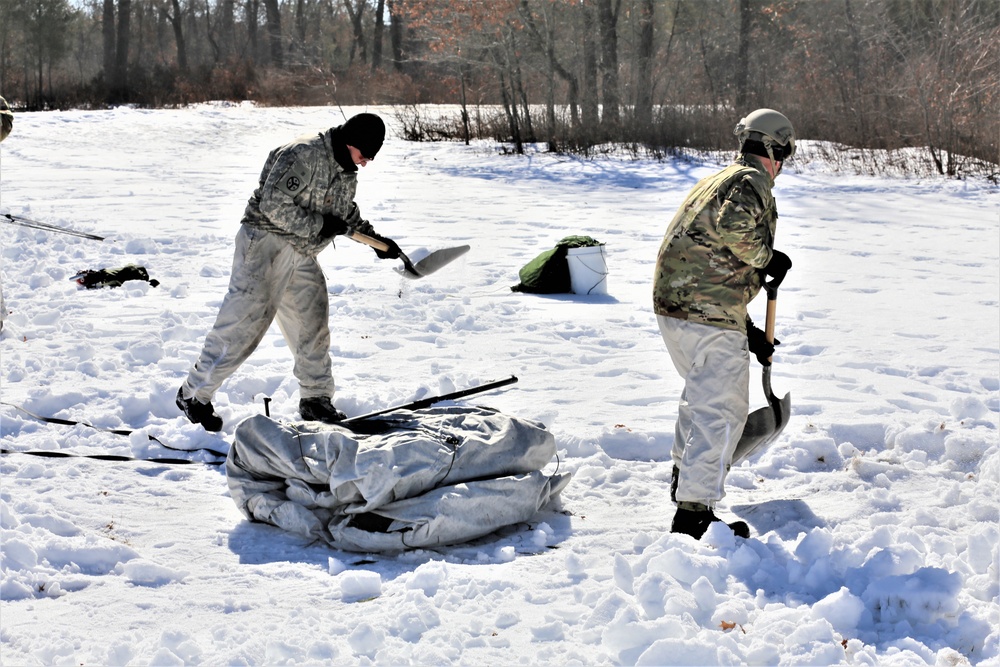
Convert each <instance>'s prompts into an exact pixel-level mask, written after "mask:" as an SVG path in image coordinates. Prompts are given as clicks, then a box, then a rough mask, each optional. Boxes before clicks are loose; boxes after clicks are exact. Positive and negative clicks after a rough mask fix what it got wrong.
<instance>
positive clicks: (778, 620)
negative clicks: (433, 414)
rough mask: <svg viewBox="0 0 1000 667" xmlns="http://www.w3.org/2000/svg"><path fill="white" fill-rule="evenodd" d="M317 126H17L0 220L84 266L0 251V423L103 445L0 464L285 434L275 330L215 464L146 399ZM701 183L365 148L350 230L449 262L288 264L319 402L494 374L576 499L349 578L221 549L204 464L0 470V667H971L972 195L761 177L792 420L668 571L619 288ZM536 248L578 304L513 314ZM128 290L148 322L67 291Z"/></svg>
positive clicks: (982, 369) (656, 372)
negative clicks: (307, 329)
mask: <svg viewBox="0 0 1000 667" xmlns="http://www.w3.org/2000/svg"><path fill="white" fill-rule="evenodd" d="M354 111H357V109H348V110H347V112H348V114H350V113H353V112H354ZM386 117H387V119H389V120H391V115H389V114H387V115H386ZM342 120H343V119H342V116H341V115H340V113H339V110H337V109H335V108H293V109H258V108H252V107H249V106H225V105H203V106H198V107H194V108H190V109H183V110H164V111H141V110H130V109H119V110H115V111H75V112H58V113H44V114H42V113H23V114H19V115H18V116H17V117H16V119H15V126H14V133H13V134H12V135H11V136H10V138H9V139H8V140H7V141H5V142H4V143H3V145H2V147H0V150H2V174H0V178H2V201H0V213H8V212H9V213H12V214H15V215H20V216H24V217H27V218H31V219H36V220H40V221H44V222H48V223H52V224H58V225H63V226H67V227H72V228H74V229H77V230H81V231H86V232H90V233H94V234H99V235H101V236H106V237H107V240H106V241H104V242H98V241H91V240H83V239H79V238H74V237H70V236H65V235H62V234H57V233H48V232H41V231H36V230H31V229H27V228H24V227H16V226H12V225H9V224H0V230H2V232H3V238H2V241H0V244H2V251H3V266H2V271H3V275H2V283H3V292H4V296H5V297H6V301H7V308H8V310H9V311H10V314H9V316H8V318H7V321H6V323H5V325H4V329H3V332H2V338H0V355H2V364H0V382H2V401H4V402H5V403H10V404H16V405H20V406H23V407H24V408H27V409H28V410H31V411H33V412H35V413H37V414H41V415H46V416H56V417H60V418H64V419H71V420H86V421H89V422H91V423H93V424H94V425H97V426H100V427H105V428H116V429H135V432H134V433H133V434H132V435H131V436H121V435H114V434H110V433H106V432H102V431H97V430H94V429H89V428H85V427H82V426H75V427H74V426H60V425H53V424H47V423H42V422H39V421H37V420H35V419H33V418H31V417H30V416H28V415H26V414H25V413H24V412H22V411H20V410H18V409H16V408H14V407H11V406H9V405H6V404H5V405H2V406H0V419H2V445H3V447H4V448H5V449H10V450H17V451H26V450H49V451H56V452H71V453H75V454H119V455H125V456H133V457H140V458H150V457H176V456H185V455H184V454H178V453H177V452H174V451H171V450H168V449H164V448H162V447H160V446H159V445H157V444H156V443H155V442H154V441H151V440H149V438H148V436H154V437H156V438H157V439H159V440H160V441H162V442H163V443H167V444H169V445H171V446H173V447H179V448H183V449H196V448H199V447H210V448H214V449H223V450H224V449H226V448H227V447H228V442H229V441H231V437H232V433H233V429H234V428H235V426H236V425H237V424H238V423H239V422H240V421H241V420H242V419H244V418H246V417H248V416H250V415H254V414H259V413H261V412H263V409H264V404H263V398H264V397H270V398H271V399H272V400H271V403H270V410H271V414H272V416H275V417H281V418H287V419H295V418H297V415H296V409H297V405H298V394H297V386H296V382H295V381H294V379H293V378H292V376H291V357H290V354H289V352H288V350H287V349H286V346H285V343H284V342H283V340H282V338H281V336H280V334H279V333H278V331H277V328H276V327H275V328H273V329H272V330H271V331H270V332H269V334H268V335H267V337H266V338H265V340H264V342H263V344H262V345H261V347H260V348H259V349H258V350H257V352H256V354H255V355H254V356H253V357H251V359H250V360H249V362H248V363H247V364H246V365H244V366H243V367H242V368H241V369H240V371H239V372H238V373H237V374H236V375H235V376H234V377H233V378H231V379H230V380H229V381H228V382H227V383H226V384H225V385H224V386H223V388H222V390H221V392H220V393H219V394H218V395H217V399H216V406H217V407H218V409H219V411H220V413H221V414H222V415H223V417H224V418H225V420H226V426H225V431H224V432H223V433H222V434H221V437H219V436H215V435H209V434H206V433H204V432H203V431H201V430H200V429H199V428H196V427H194V426H192V425H190V424H188V423H187V422H186V421H185V420H184V419H183V418H182V417H181V416H180V415H179V414H178V412H177V410H176V408H175V407H174V405H173V398H174V394H175V392H176V390H177V387H178V386H179V384H180V382H181V381H182V379H183V377H184V375H185V374H186V372H187V370H188V368H189V366H190V365H191V364H192V363H193V361H194V359H195V358H196V356H197V354H198V352H199V351H200V348H201V343H202V340H203V338H204V335H205V333H206V332H207V331H208V329H209V328H210V327H211V325H212V323H213V321H214V318H215V314H216V312H217V310H218V306H219V304H220V302H221V300H222V297H223V295H224V294H225V291H226V287H227V284H228V274H229V267H230V264H231V261H232V241H233V236H234V235H235V233H236V230H237V227H238V222H239V218H240V215H241V213H242V210H243V207H244V205H245V203H246V200H247V197H248V196H249V195H250V193H251V191H252V190H253V188H254V187H255V184H256V179H257V176H258V173H259V171H260V168H261V166H262V165H263V163H264V160H265V158H266V156H267V153H268V151H269V150H270V149H271V148H273V147H275V146H277V145H280V144H282V143H284V142H285V141H287V140H289V139H291V138H293V137H295V136H296V135H298V134H300V133H303V132H306V131H312V130H320V129H324V128H326V127H328V126H330V125H332V124H337V123H339V122H342ZM806 143H807V142H806ZM718 166H719V165H717V164H704V163H697V162H691V161H675V162H655V161H625V160H617V159H614V158H603V159H598V160H581V159H576V158H573V157H566V156H555V155H548V154H543V153H536V154H533V155H531V156H529V157H500V156H498V155H497V154H496V151H495V150H493V147H491V146H485V145H477V146H472V147H466V146H463V145H459V144H413V143H406V142H403V141H401V140H398V139H395V138H390V140H389V141H388V143H387V144H386V146H385V147H384V148H383V150H382V152H380V153H379V155H378V159H377V160H375V161H374V162H373V163H372V164H370V165H369V166H368V167H366V168H365V169H364V170H362V172H361V175H360V183H361V185H360V189H359V195H358V201H359V204H360V206H361V210H362V212H363V214H364V215H365V216H366V217H368V218H369V219H370V220H371V221H372V222H373V223H374V225H375V227H376V229H377V230H378V231H379V232H380V233H382V234H385V235H387V236H391V237H393V238H395V239H397V240H398V242H399V244H400V246H401V247H402V248H403V249H404V250H406V251H408V252H409V253H411V254H412V255H414V256H419V255H420V254H421V253H423V252H425V251H426V250H430V249H434V248H438V247H443V246H449V245H455V244H458V243H468V244H470V245H471V246H472V250H471V251H470V252H469V253H468V254H467V255H466V256H465V257H463V258H462V259H460V260H459V261H457V262H456V263H455V264H453V265H451V266H449V267H448V268H446V269H444V270H442V271H440V272H439V273H437V274H435V275H433V276H431V277H428V278H426V279H423V280H420V281H408V280H406V279H404V278H402V277H401V276H400V275H399V274H397V273H396V272H395V271H393V270H392V269H393V265H394V264H395V263H393V262H383V261H379V260H377V259H376V258H375V256H374V254H373V253H372V252H371V250H369V249H367V248H365V247H363V246H360V245H357V244H354V243H352V242H350V241H346V240H338V242H337V248H336V249H329V250H327V251H325V252H324V253H323V254H322V255H321V263H322V264H323V266H324V268H325V270H326V272H327V277H328V281H329V292H330V303H331V326H332V330H333V332H334V335H333V346H332V350H331V354H332V355H333V359H334V372H335V375H336V378H337V381H338V393H337V396H336V403H337V405H338V406H339V407H340V408H342V409H344V410H345V411H347V412H348V413H349V414H359V413H362V412H368V411H372V410H376V409H380V408H383V407H388V406H391V405H395V404H399V403H402V402H405V401H407V400H411V399H414V398H418V397H420V396H422V395H424V394H427V395H430V394H437V393H440V392H447V391H450V390H453V389H462V388H465V387H468V386H470V385H473V384H476V383H479V382H484V381H488V380H492V379H501V378H504V377H507V376H509V375H516V376H518V378H519V379H520V381H519V382H518V383H517V384H515V385H513V386H511V387H508V388H506V389H503V390H500V391H496V392H493V393H489V394H483V395H480V396H478V397H475V398H474V399H470V401H469V402H470V403H473V404H483V405H489V406H492V407H494V408H497V409H499V410H501V411H503V412H505V413H507V414H510V415H514V416H518V417H524V418H529V419H535V420H539V421H541V422H543V423H545V424H546V425H547V426H548V427H549V429H550V430H551V431H552V433H553V434H554V435H555V437H556V441H557V443H558V448H559V460H558V462H556V461H553V463H552V469H555V466H556V465H558V466H559V469H560V470H561V471H570V472H572V473H573V479H572V481H571V482H570V483H569V486H568V487H567V488H566V490H565V491H564V492H563V495H562V499H561V504H559V505H558V506H555V507H549V508H546V509H545V510H543V511H542V512H541V513H540V514H539V515H538V517H537V521H535V522H532V523H531V524H530V525H521V526H515V527H513V528H511V529H508V530H505V531H503V532H502V533H501V534H494V535H491V536H489V537H487V538H485V539H481V540H478V541H476V542H475V543H473V544H467V545H461V546H456V547H451V548H444V549H440V550H435V551H417V552H408V553H404V554H401V555H397V556H384V555H379V556H371V555H365V554H352V553H346V552H338V551H333V550H331V549H329V548H327V547H324V546H322V545H319V544H307V543H304V542H303V540H301V539H299V538H296V537H294V536H292V535H290V534H286V533H283V532H282V531H280V530H279V529H277V528H274V527H271V526H266V525H262V524H251V523H249V522H248V521H246V520H245V519H244V518H243V517H242V515H241V514H240V513H239V512H238V510H237V508H236V506H235V505H234V503H233V502H232V500H231V499H230V498H229V495H228V491H227V485H226V479H225V472H224V468H222V467H220V466H214V465H210V464H209V463H208V462H209V461H212V460H214V458H213V457H211V456H210V455H208V454H206V453H205V452H197V453H192V454H190V455H189V458H191V459H194V460H197V461H203V462H205V463H196V464H194V465H170V464H163V463H148V462H145V463H144V462H111V461H101V460H94V459H90V458H40V457H35V456H29V455H25V454H18V453H14V454H6V455H4V456H3V457H2V460H0V469H2V478H0V519H2V552H3V558H2V582H0V596H2V598H3V600H2V607H0V661H2V663H3V664H5V665H32V664H44V665H52V664H56V665H58V664H66V665H69V664H93V665H124V664H136V665H146V664H155V665H180V664H188V665H197V664H206V665H207V664H211V665H223V664H225V665H229V664H233V665H237V664H245V665H278V664H308V663H314V664H361V665H364V664H378V665H398V664H420V665H425V664H438V665H444V664H456V665H457V664H463V665H479V664H482V665H487V664H489V665H508V664H511V665H513V664H532V665H535V664H560V665H573V664H580V665H618V664H643V665H668V664H713V665H714V664H767V665H771V664H784V665H798V664H861V665H876V664H877V665H913V664H930V665H957V664H966V663H971V664H976V665H998V664H1000V655H998V637H1000V634H998V633H1000V630H998V628H1000V604H998V569H1000V565H998V551H997V550H998V542H1000V512H998V495H1000V444H998V414H1000V358H998V355H1000V331H998V328H1000V307H998V301H1000V277H998V270H1000V257H998V255H1000V217H998V211H1000V194H998V191H997V189H996V187H995V186H991V185H989V184H984V183H976V182H968V181H949V180H943V179H936V178H922V179H915V178H912V179H896V178H871V177H857V176H848V175H837V174H831V173H825V172H824V171H823V170H822V169H821V168H819V167H816V166H814V167H809V168H803V169H802V170H801V171H795V170H791V171H789V172H788V173H785V174H783V175H781V176H780V177H779V179H778V182H777V187H776V195H777V198H778V204H779V211H780V213H781V219H780V221H779V228H778V247H779V248H780V249H782V250H784V251H785V252H787V253H788V254H789V255H790V256H791V257H792V259H793V261H794V263H795V266H794V268H793V269H792V271H791V273H790V274H789V276H788V278H787V279H786V281H785V283H784V285H783V287H782V290H781V292H780V294H779V296H778V306H777V313H778V314H777V321H778V325H777V337H778V338H779V339H780V340H781V341H782V344H781V346H780V347H779V348H778V353H777V355H776V358H775V365H774V375H773V384H774V388H775V391H776V392H777V393H778V394H779V395H782V394H784V393H785V392H791V396H792V404H793V409H794V412H793V416H792V419H791V422H790V424H789V426H788V428H787V429H786V430H785V432H784V433H783V435H782V436H781V438H780V440H779V441H778V443H776V444H775V445H774V446H773V447H772V448H771V449H770V450H768V451H767V452H765V453H764V454H762V455H760V456H759V457H757V458H756V459H755V460H752V461H750V462H748V463H745V464H743V465H742V466H740V467H738V468H736V469H734V470H733V472H732V474H731V476H730V478H729V480H730V483H729V487H728V490H729V495H728V496H727V497H726V499H725V500H724V506H723V507H722V509H721V511H720V514H722V515H723V516H726V517H740V518H742V519H744V520H745V521H747V522H748V523H749V524H750V525H751V528H752V530H753V536H752V538H751V539H749V540H742V539H737V538H734V537H733V535H732V534H731V533H730V532H729V531H728V529H725V528H724V527H722V526H721V525H718V524H717V525H715V526H713V528H712V529H711V530H710V531H709V533H708V534H707V536H706V537H705V538H704V539H703V540H702V541H701V542H696V541H695V540H693V539H691V538H689V537H687V536H683V535H681V536H678V535H671V534H670V533H669V527H670V520H671V517H672V514H673V508H672V505H671V503H670V502H669V490H668V486H669V478H670V467H671V464H670V461H669V454H668V452H669V449H670V446H671V443H672V440H673V422H674V416H675V414H676V402H677V399H678V394H679V392H680V389H681V383H680V381H679V379H678V377H677V376H676V373H675V372H674V370H673V368H672V366H671V363H670V360H669V357H668V356H667V353H666V351H665V349H664V346H663V343H662V341H661V340H660V338H659V335H658V332H657V328H656V324H655V320H654V317H653V314H652V312H651V303H650V302H651V299H650V292H651V286H650V282H651V278H652V272H653V262H654V258H655V255H656V250H657V247H658V245H659V241H660V238H661V236H662V234H663V231H664V229H665V227H666V224H667V222H668V221H669V220H670V218H671V216H672V215H673V213H674V210H675V209H676V207H677V205H678V204H679V203H680V202H681V200H682V198H683V196H684V195H685V193H686V192H687V190H688V189H689V188H690V187H691V186H692V185H693V184H694V182H695V181H696V180H697V179H698V178H700V177H702V176H704V175H707V174H709V173H711V172H712V171H713V170H715V169H716V168H718ZM569 234H587V235H590V236H593V237H595V238H597V239H598V240H599V241H602V242H604V243H606V244H607V245H606V249H607V256H608V268H609V271H610V275H609V294H608V295H607V296H595V297H582V296H575V295H559V296H550V297H542V296H535V295H527V294H517V293H512V292H510V290H509V289H508V288H509V286H510V285H513V284H515V283H516V282H517V272H518V269H519V268H520V267H521V266H523V265H524V264H525V263H526V262H527V261H528V260H530V259H531V258H533V257H534V256H535V255H537V254H538V253H539V252H541V251H543V250H546V249H549V248H551V247H552V246H553V245H554V243H555V242H556V241H557V240H559V239H560V238H562V237H563V236H566V235H569ZM129 263H137V264H141V265H143V266H145V267H146V268H147V269H148V271H149V273H150V276H151V277H153V278H155V279H157V280H158V281H160V285H159V287H156V288H153V287H151V286H149V285H147V284H146V283H142V282H130V283H126V285H125V286H123V287H121V288H118V289H103V290H93V291H87V290H83V289H81V288H78V287H77V286H76V285H75V284H74V283H72V282H70V281H69V280H68V278H70V277H71V276H72V275H74V274H75V273H77V272H78V271H80V270H82V269H97V268H103V267H118V266H123V265H125V264H129ZM762 302H763V299H758V300H757V301H756V302H754V304H752V314H753V316H754V318H755V319H756V320H757V321H758V322H762V321H763V319H764V318H763V303H762ZM757 371H758V367H757V366H756V363H755V364H754V373H755V375H754V376H753V378H754V379H752V385H753V386H754V389H755V392H756V393H755V394H754V396H753V398H752V401H753V402H754V406H753V407H759V406H761V405H763V397H762V396H761V395H760V391H759V386H758V385H759V381H758V380H757V379H756V378H757V377H758V376H757V375H756V373H757Z"/></svg>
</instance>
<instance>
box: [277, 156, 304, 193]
mask: <svg viewBox="0 0 1000 667" xmlns="http://www.w3.org/2000/svg"><path fill="white" fill-rule="evenodd" d="M311 181H312V171H310V170H309V169H308V168H307V167H306V166H305V165H304V164H302V163H301V162H298V161H296V162H293V163H292V164H291V166H289V167H288V169H286V170H285V173H284V174H282V176H281V178H279V179H278V181H277V182H276V183H275V187H276V188H277V189H278V190H281V191H282V192H284V193H285V194H286V195H288V196H289V197H293V198H294V197H297V196H298V195H300V194H302V191H303V190H305V189H306V187H307V186H308V185H309V183H310V182H311Z"/></svg>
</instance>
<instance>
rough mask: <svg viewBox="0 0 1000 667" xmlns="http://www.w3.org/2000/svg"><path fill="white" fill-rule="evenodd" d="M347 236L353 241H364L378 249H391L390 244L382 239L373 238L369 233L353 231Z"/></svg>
mask: <svg viewBox="0 0 1000 667" xmlns="http://www.w3.org/2000/svg"><path fill="white" fill-rule="evenodd" d="M347 238H349V239H351V240H352V241H357V242H358V243H364V244H365V245H366V246H369V247H372V248H375V249H376V250H382V251H383V252H384V251H386V250H388V249H389V246H388V245H386V244H385V243H383V242H382V241H379V240H378V239H373V238H372V237H370V236H368V235H367V234H362V233H361V232H351V233H350V234H348V235H347Z"/></svg>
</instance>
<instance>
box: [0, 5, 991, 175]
mask: <svg viewBox="0 0 1000 667" xmlns="http://www.w3.org/2000/svg"><path fill="white" fill-rule="evenodd" d="M0 93H2V94H3V95H4V96H5V97H7V99H8V101H10V102H12V104H13V105H14V106H15V108H17V109H34V110H38V109H54V108H67V107H81V106H87V107H98V106H102V105H109V106H110V105H117V104H134V105H139V106H149V107H157V106H169V105H179V104H186V103H192V102H199V101H207V100H253V101H255V102H257V103H259V104H269V105H315V104H340V105H347V104H393V105H399V108H400V109H401V112H400V114H401V116H400V117H401V118H403V120H404V126H405V127H406V131H407V133H408V134H409V135H410V136H411V138H414V139H427V138H462V139H465V140H469V139H471V138H472V137H492V138H496V139H499V140H502V141H504V142H507V143H508V144H509V145H510V146H511V147H512V150H515V151H519V150H522V148H523V146H524V145H525V144H526V143H533V142H544V143H545V144H547V146H548V147H549V149H551V150H557V151H558V150H573V151H582V152H590V151H594V150H600V149H601V147H602V146H607V145H609V144H614V145H617V146H621V145H625V146H632V147H634V148H635V149H636V150H639V149H642V150H647V151H652V152H654V153H655V152H658V151H676V150H684V149H706V148H708V149H731V148H732V142H733V139H732V136H731V130H732V127H733V125H734V123H735V121H736V120H737V119H738V118H739V116H741V115H743V114H745V113H747V112H748V111H750V110H752V109H753V108H757V107H761V106H766V107H772V108H776V109H779V110H780V111H782V112H783V113H785V114H786V115H787V116H788V117H789V118H791V119H792V120H793V123H794V124H795V126H796V130H797V133H798V135H799V136H800V137H803V138H809V139H818V140H825V141H828V142H831V144H829V145H832V146H837V147H852V148H860V149H878V150H885V149H889V150H892V149H905V148H916V149H917V150H918V151H919V152H920V154H921V155H922V156H924V158H925V159H926V161H927V163H928V164H930V165H932V168H933V169H934V170H935V171H937V172H939V173H942V174H949V175H954V176H961V175H963V174H967V173H971V172H975V173H987V174H991V175H995V174H996V171H997V167H996V166H997V164H998V163H1000V145H998V137H1000V112H998V109H1000V2H997V0H0ZM431 103H434V104H458V105H460V109H461V111H460V112H459V113H458V114H457V115H456V116H455V117H454V118H448V119H441V118H430V117H426V116H425V115H423V114H422V112H421V111H420V107H419V106H418V105H424V104H431ZM846 154H847V153H846V152H845V155H846ZM850 155H851V158H850V159H853V160H861V161H862V162H864V161H865V158H864V157H863V156H862V157H860V158H859V157H858V155H857V154H856V153H851V154H850Z"/></svg>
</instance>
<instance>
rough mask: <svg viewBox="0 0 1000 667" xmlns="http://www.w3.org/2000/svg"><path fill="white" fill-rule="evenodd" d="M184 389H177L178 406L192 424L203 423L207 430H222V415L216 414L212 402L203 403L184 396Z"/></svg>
mask: <svg viewBox="0 0 1000 667" xmlns="http://www.w3.org/2000/svg"><path fill="white" fill-rule="evenodd" d="M181 391H182V389H178V390H177V400H176V401H175V402H176V403H177V407H178V408H180V409H181V412H183V413H184V416H185V417H187V418H188V420H189V421H190V422H191V423H192V424H201V425H202V426H203V427H204V429H205V430H206V431H221V430H222V417H220V416H219V415H217V414H215V408H214V407H212V402H211V401H209V402H208V403H202V402H201V401H199V400H197V399H195V398H184V394H182V393H181Z"/></svg>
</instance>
